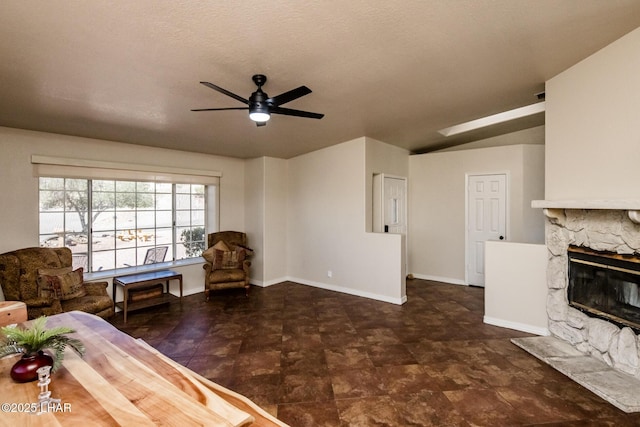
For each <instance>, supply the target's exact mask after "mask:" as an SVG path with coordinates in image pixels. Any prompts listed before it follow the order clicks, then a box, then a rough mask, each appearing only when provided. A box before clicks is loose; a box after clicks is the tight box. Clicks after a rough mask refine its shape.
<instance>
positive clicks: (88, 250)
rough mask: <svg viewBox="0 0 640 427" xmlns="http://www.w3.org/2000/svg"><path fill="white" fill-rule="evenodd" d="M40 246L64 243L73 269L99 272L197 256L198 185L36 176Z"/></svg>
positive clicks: (200, 239) (201, 224)
mask: <svg viewBox="0 0 640 427" xmlns="http://www.w3.org/2000/svg"><path fill="white" fill-rule="evenodd" d="M39 193H40V246H43V247H62V246H66V247H69V248H70V249H71V251H72V253H73V255H74V268H77V267H84V268H85V271H102V270H112V269H116V268H124V267H131V266H136V265H143V264H151V263H155V262H162V261H170V260H174V259H184V258H191V257H197V256H200V255H201V253H202V251H203V250H204V248H205V242H204V238H205V206H206V200H205V194H206V187H205V186H204V185H200V184H172V183H154V182H135V181H115V180H88V179H70V178H40V192H39Z"/></svg>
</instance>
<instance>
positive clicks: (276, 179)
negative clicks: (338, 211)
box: [263, 157, 289, 286]
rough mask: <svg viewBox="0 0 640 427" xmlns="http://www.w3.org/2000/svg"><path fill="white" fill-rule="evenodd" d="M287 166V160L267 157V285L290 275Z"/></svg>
mask: <svg viewBox="0 0 640 427" xmlns="http://www.w3.org/2000/svg"><path fill="white" fill-rule="evenodd" d="M287 165H288V163H287V161H286V160H283V159H275V158H272V157H267V158H265V204H264V218H265V219H264V243H265V245H264V258H265V271H264V278H263V280H264V283H263V284H264V285H265V286H266V285H272V284H275V283H280V282H282V281H283V280H286V277H287V271H288V269H287V220H288V219H287V206H288V203H289V198H288V195H287V180H288V175H287V171H288V167H287Z"/></svg>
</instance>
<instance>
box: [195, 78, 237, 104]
mask: <svg viewBox="0 0 640 427" xmlns="http://www.w3.org/2000/svg"><path fill="white" fill-rule="evenodd" d="M200 84H203V85H205V86H207V87H209V88H211V89H213V90H217V91H218V92H220V93H224V94H225V95H227V96H230V97H231V98H233V99H237V100H238V101H240V102H242V103H243V104H247V105H249V100H248V99H244V98H243V97H241V96H240V95H236V94H235V93H233V92H229V91H228V90H226V89H223V88H221V87H220V86H216V85H214V84H213V83H209V82H200Z"/></svg>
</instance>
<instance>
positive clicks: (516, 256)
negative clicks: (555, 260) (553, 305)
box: [484, 241, 549, 335]
mask: <svg viewBox="0 0 640 427" xmlns="http://www.w3.org/2000/svg"><path fill="white" fill-rule="evenodd" d="M547 256H548V253H547V247H546V246H545V245H535V244H528V243H513V242H496V241H490V242H486V244H485V290H484V299H485V310H484V322H485V323H489V324H491V325H496V326H501V327H504V328H510V329H515V330H518V331H524V332H529V333H533V334H538V335H549V330H548V325H547V274H546V271H547Z"/></svg>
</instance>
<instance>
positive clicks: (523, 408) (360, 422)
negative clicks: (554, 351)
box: [113, 280, 640, 427]
mask: <svg viewBox="0 0 640 427" xmlns="http://www.w3.org/2000/svg"><path fill="white" fill-rule="evenodd" d="M407 295H408V302H407V303H406V304H404V305H402V306H397V305H393V304H387V303H383V302H378V301H372V300H368V299H366V298H359V297H355V296H350V295H345V294H341V293H336V292H331V291H326V290H322V289H316V288H313V287H308V286H303V285H299V284H295V283H290V282H286V283H282V284H278V285H275V286H271V287H268V288H257V287H253V288H252V290H251V296H250V297H249V298H246V297H245V296H244V291H243V290H229V291H222V292H219V293H215V294H213V296H212V299H211V301H209V302H208V303H207V302H205V301H204V296H203V294H197V295H191V296H188V297H185V298H184V302H183V303H182V304H179V303H172V304H171V305H169V306H165V307H157V308H153V309H147V310H145V311H140V312H135V313H133V314H130V315H129V319H128V322H127V324H126V325H123V324H122V315H121V314H118V315H117V316H116V317H115V318H114V320H113V324H114V325H115V326H117V327H118V328H120V329H121V330H123V331H125V332H127V333H129V334H130V335H132V336H134V337H136V338H142V339H144V340H145V341H147V342H148V343H149V344H151V345H153V346H154V347H156V348H157V349H158V350H160V351H161V352H162V353H164V354H166V355H167V356H169V357H171V358H172V359H174V360H176V361H178V362H180V363H182V364H183V365H185V366H187V367H189V368H191V369H192V370H194V371H196V372H198V373H200V374H202V375H203V376H205V377H207V378H210V379H211V380H213V381H215V382H217V383H219V384H221V385H223V386H226V387H228V388H230V389H232V390H234V391H237V392H239V393H242V394H243V395H245V396H247V397H249V398H250V399H252V400H253V401H254V402H256V403H257V404H259V405H261V406H262V407H263V408H265V409H266V410H267V411H269V412H271V413H272V414H274V415H276V416H277V417H278V418H279V419H281V420H283V421H285V422H287V423H289V424H290V425H291V426H293V427H301V426H522V425H545V426H616V427H619V426H638V425H640V414H633V415H628V414H624V413H623V412H622V411H620V410H618V409H616V408H615V407H614V406H612V405H610V404H609V403H607V402H605V401H604V400H602V399H600V398H599V397H597V396H595V395H594V394H592V393H591V392H589V391H588V390H586V389H584V388H583V387H581V386H580V385H578V384H576V383H574V382H573V381H571V380H570V379H568V378H567V377H565V376H563V375H562V374H560V373H559V372H557V371H555V370H554V369H552V368H550V367H548V366H547V365H545V364H543V363H541V362H540V361H538V360H537V359H536V358H534V357H532V356H530V355H529V354H528V353H526V352H524V351H523V350H521V349H520V348H518V347H516V346H515V345H513V344H512V343H511V342H510V341H509V339H510V338H512V337H519V336H527V334H525V333H522V332H517V331H513V330H509V329H504V328H498V327H494V326H490V325H485V324H484V323H482V316H483V310H484V290H483V289H481V288H473V287H464V286H456V285H448V284H442V283H437V282H430V281H423V280H411V281H408V282H407Z"/></svg>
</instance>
